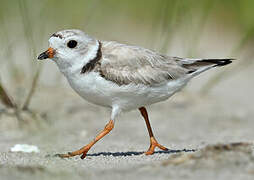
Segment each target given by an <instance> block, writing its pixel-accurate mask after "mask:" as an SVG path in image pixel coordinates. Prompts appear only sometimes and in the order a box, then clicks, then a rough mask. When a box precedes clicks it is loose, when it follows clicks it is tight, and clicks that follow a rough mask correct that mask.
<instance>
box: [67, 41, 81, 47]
mask: <svg viewBox="0 0 254 180" xmlns="http://www.w3.org/2000/svg"><path fill="white" fill-rule="evenodd" d="M77 44H78V42H77V41H75V40H70V41H69V42H68V43H67V46H68V47H69V48H75V47H76V46H77Z"/></svg>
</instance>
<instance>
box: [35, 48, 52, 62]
mask: <svg viewBox="0 0 254 180" xmlns="http://www.w3.org/2000/svg"><path fill="white" fill-rule="evenodd" d="M54 55H55V50H54V49H53V48H51V47H50V48H48V50H47V51H45V52H43V53H41V54H40V55H39V56H38V59H39V60H43V59H48V58H53V57H54Z"/></svg>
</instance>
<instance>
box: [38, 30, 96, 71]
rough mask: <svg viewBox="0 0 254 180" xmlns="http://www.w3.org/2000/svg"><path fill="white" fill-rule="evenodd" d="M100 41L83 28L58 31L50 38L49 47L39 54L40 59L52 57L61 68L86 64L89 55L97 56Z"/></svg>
mask: <svg viewBox="0 0 254 180" xmlns="http://www.w3.org/2000/svg"><path fill="white" fill-rule="evenodd" d="M97 49H98V41H97V40H96V39H94V38H92V37H90V36H88V35H87V34H85V33H84V32H83V31H81V30H76V29H71V30H63V31H58V32H56V33H54V34H52V35H51V36H50V38H49V48H48V50H46V51H45V52H43V53H41V54H40V55H39V56H38V59H39V60H43V59H52V60H53V61H55V62H56V63H57V64H58V66H59V68H61V67H63V68H67V67H71V66H76V65H79V64H80V65H84V64H86V63H87V62H88V61H89V58H90V57H89V56H95V55H94V53H95V54H96V51H97Z"/></svg>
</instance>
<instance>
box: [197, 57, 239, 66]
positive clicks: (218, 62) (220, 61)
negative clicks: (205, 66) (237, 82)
mask: <svg viewBox="0 0 254 180" xmlns="http://www.w3.org/2000/svg"><path fill="white" fill-rule="evenodd" d="M232 60H234V59H201V60H198V61H197V62H201V63H202V62H207V63H211V64H215V66H225V65H227V64H230V63H232Z"/></svg>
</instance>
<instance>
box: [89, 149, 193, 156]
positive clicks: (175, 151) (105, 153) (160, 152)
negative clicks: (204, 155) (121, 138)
mask: <svg viewBox="0 0 254 180" xmlns="http://www.w3.org/2000/svg"><path fill="white" fill-rule="evenodd" d="M195 151H196V150H195V149H181V150H173V149H170V150H167V151H155V152H154V154H174V153H181V152H195ZM141 154H144V151H127V152H98V153H92V154H87V155H86V156H87V157H89V156H90V157H92V156H114V157H118V156H138V155H141Z"/></svg>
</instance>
